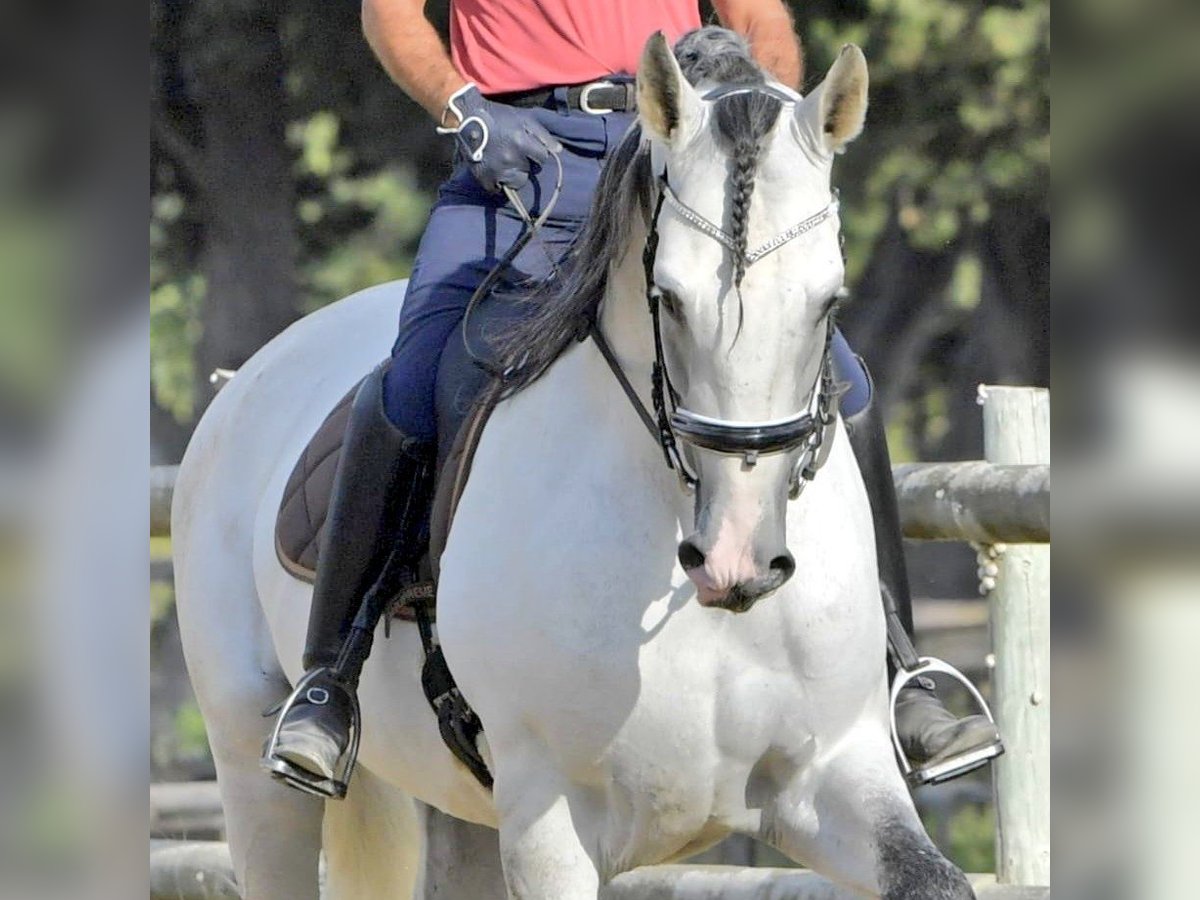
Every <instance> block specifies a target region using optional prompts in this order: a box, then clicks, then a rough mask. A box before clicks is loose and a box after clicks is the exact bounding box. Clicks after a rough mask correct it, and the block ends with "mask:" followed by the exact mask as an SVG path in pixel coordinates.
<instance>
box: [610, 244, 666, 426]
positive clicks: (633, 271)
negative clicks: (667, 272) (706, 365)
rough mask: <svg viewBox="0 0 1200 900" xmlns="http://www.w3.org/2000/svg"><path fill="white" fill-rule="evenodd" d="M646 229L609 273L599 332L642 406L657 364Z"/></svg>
mask: <svg viewBox="0 0 1200 900" xmlns="http://www.w3.org/2000/svg"><path fill="white" fill-rule="evenodd" d="M644 243H645V228H644V227H643V226H642V225H641V224H640V223H639V224H638V225H637V226H636V233H635V234H634V235H632V240H631V242H630V244H629V245H628V247H627V248H626V250H625V252H624V253H623V254H621V255H620V256H619V257H618V259H619V261H618V262H617V263H616V264H614V266H613V268H612V271H611V272H610V273H609V278H608V285H607V286H606V288H605V290H604V301H603V304H602V306H601V309H600V319H599V321H600V330H601V331H602V332H603V333H604V337H605V338H606V339H607V340H608V344H609V346H610V347H612V349H613V352H614V353H615V354H616V357H617V359H618V360H619V361H620V363H621V368H622V369H623V370H624V372H625V375H626V377H628V378H629V381H630V383H631V384H632V385H633V386H634V388H635V389H636V390H637V392H638V394H639V396H641V398H642V402H643V403H649V402H650V370H651V367H652V365H653V363H654V330H653V326H652V324H651V319H650V313H649V310H648V308H647V306H646V276H645V272H644V270H643V268H642V247H643V245H644Z"/></svg>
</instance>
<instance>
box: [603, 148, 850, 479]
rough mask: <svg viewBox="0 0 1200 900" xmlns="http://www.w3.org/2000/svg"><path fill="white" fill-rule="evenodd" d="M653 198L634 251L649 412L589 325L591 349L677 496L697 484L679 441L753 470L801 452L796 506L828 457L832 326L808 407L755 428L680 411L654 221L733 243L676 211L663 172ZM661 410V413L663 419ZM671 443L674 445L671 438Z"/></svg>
mask: <svg viewBox="0 0 1200 900" xmlns="http://www.w3.org/2000/svg"><path fill="white" fill-rule="evenodd" d="M659 185H660V189H659V194H658V200H657V202H656V203H655V207H654V214H653V216H652V217H651V219H650V228H649V232H648V234H647V235H646V245H645V247H644V248H643V250H642V268H643V271H644V274H645V281H646V303H647V306H648V307H649V311H650V319H651V323H652V326H653V332H654V365H653V367H652V369H651V374H650V401H651V405H652V407H653V412H652V411H651V410H649V409H647V408H646V405H645V404H644V403H643V402H642V399H641V397H640V396H639V395H638V392H637V390H636V389H635V388H634V386H633V384H632V383H631V382H630V380H629V376H628V375H626V374H625V370H624V369H622V368H621V364H620V361H619V360H618V359H617V357H616V354H615V353H614V352H613V349H612V346H611V345H610V344H609V343H608V339H607V338H606V337H605V336H604V333H603V332H602V331H601V329H600V326H599V322H598V321H597V319H596V318H592V320H591V321H590V322H589V327H588V336H589V337H591V339H592V341H593V342H594V343H595V344H596V347H597V348H598V349H599V351H600V355H601V356H603V357H604V361H605V362H606V363H607V364H608V367H609V369H611V370H612V373H613V376H614V377H615V378H616V379H617V383H618V384H619V385H620V386H621V389H622V390H623V391H624V392H625V396H626V397H627V398H628V399H629V402H630V404H631V405H632V406H633V408H634V411H635V412H636V413H637V414H638V418H639V419H641V421H642V424H643V425H645V426H646V430H647V431H649V432H650V436H651V437H652V438H653V439H654V440H655V441H657V443H658V445H659V447H660V448H661V449H662V453H663V458H664V460H665V461H666V464H667V468H669V469H671V470H672V471H673V472H675V473H676V475H678V476H679V480H680V483H681V485H682V487H683V488H684V490H685V491H688V492H691V491H694V490H695V488H696V486H697V485H698V484H699V479H698V478H697V477H696V476H695V475H693V474H692V473H691V472H690V471H689V470H688V467H687V465H686V462H685V460H684V455H683V452H682V451H681V449H680V447H679V441H682V442H684V443H687V444H690V445H691V446H693V447H695V448H697V449H700V450H708V451H710V452H713V453H720V454H724V455H727V456H741V457H742V460H743V462H744V464H745V465H746V467H747V468H753V467H754V465H755V464H757V462H758V458H759V456H769V455H773V454H778V453H787V452H789V451H792V450H795V449H796V448H798V447H799V448H802V452H801V454H800V457H799V459H797V461H796V465H795V467H794V468H793V470H792V476H791V479H790V482H789V489H788V496H789V497H790V498H791V499H793V500H794V499H796V498H797V497H799V496H800V493H801V492H802V491H803V489H804V486H805V485H806V484H807V483H808V482H810V481H812V480H813V478H814V477H816V474H817V471H818V470H819V469H820V468H821V466H822V465H824V463H825V460H826V459H827V458H828V456H829V449H830V446H831V438H832V433H831V430H832V428H833V424H834V422H835V421H836V419H837V402H838V393H837V389H836V386H835V384H834V380H833V360H832V355H831V354H830V344H831V342H832V340H833V322H832V320H828V321H827V322H826V328H825V347H824V349H823V351H822V354H821V368H820V372H819V374H818V375H817V380H816V382H815V383H814V384H813V388H812V391H811V392H810V400H809V404H808V407H807V408H806V409H805V410H803V411H801V412H798V413H795V414H794V415H791V416H787V417H785V418H782V419H773V420H767V421H759V422H740V421H733V420H729V419H719V418H714V417H712V416H705V415H701V414H700V413H697V412H693V411H692V410H690V409H687V408H685V407H683V406H681V405H680V402H679V400H680V398H679V393H678V391H676V390H675V386H674V385H673V384H672V382H671V374H670V370H669V369H668V367H667V361H666V354H665V351H664V349H663V339H662V318H661V315H660V306H661V298H662V292H661V291H660V290H659V289H658V286H657V285H655V283H654V261H655V258H656V256H657V254H658V219H659V216H660V215H661V213H662V208H663V202H664V200H665V201H669V202H670V204H671V207H672V208H673V209H674V210H675V211H676V212H677V213H679V215H680V217H681V218H682V219H683V220H684V221H685V222H687V223H689V224H690V225H692V226H693V227H694V228H696V229H697V230H698V231H700V232H701V233H702V234H705V235H708V236H709V237H711V238H713V239H714V240H716V241H717V242H718V243H720V244H722V245H723V246H725V247H727V248H729V249H730V250H734V251H735V252H736V244H735V242H734V239H733V238H732V237H731V236H730V235H729V234H727V233H726V232H725V231H724V230H723V229H721V228H720V227H719V226H717V225H715V224H713V223H712V222H710V221H709V220H708V219H706V218H704V217H703V216H701V215H700V214H699V213H698V212H696V211H695V210H693V209H691V207H689V206H687V205H686V204H684V203H683V201H681V200H680V199H679V198H678V197H677V196H676V194H675V192H674V191H673V190H671V187H670V185H669V183H668V181H667V175H666V172H665V171H664V172H663V174H662V175H661V176H660V177H659ZM837 207H838V202H837V198H836V196H835V197H834V199H832V200H831V201H830V203H829V204H828V205H827V206H826V207H825V208H824V209H822V210H820V211H818V212H817V213H815V214H814V215H811V216H809V217H808V218H807V219H804V220H803V221H801V222H799V223H797V224H796V225H793V226H792V227H791V228H789V229H788V230H787V231H784V232H782V233H781V234H779V235H777V236H776V237H775V238H772V239H771V240H770V241H768V242H767V243H766V244H764V245H763V246H762V247H759V248H757V249H755V250H753V251H751V252H748V253H747V254H746V257H745V259H746V264H747V265H750V264H752V263H754V262H756V261H757V260H759V259H762V258H763V257H764V256H766V255H767V254H768V253H770V252H771V251H773V250H776V249H778V248H779V247H782V246H783V245H784V244H786V243H787V242H788V241H791V240H793V239H794V238H797V237H799V236H800V235H802V234H805V233H807V232H808V231H811V230H812V229H813V228H815V227H816V226H817V225H819V224H821V223H822V222H824V221H826V220H827V219H828V218H829V217H830V216H832V215H833V214H834V213H835V212H836V211H837ZM668 406H669V411H668ZM677 437H678V441H677V440H676V438H677Z"/></svg>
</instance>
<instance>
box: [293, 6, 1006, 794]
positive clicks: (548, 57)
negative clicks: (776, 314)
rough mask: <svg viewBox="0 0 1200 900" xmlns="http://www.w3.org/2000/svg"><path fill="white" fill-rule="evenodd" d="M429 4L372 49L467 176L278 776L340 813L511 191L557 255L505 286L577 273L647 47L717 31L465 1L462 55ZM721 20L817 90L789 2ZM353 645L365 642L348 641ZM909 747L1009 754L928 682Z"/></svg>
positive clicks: (587, 10) (455, 27) (658, 14)
mask: <svg viewBox="0 0 1200 900" xmlns="http://www.w3.org/2000/svg"><path fill="white" fill-rule="evenodd" d="M424 5H425V4H424V0H364V3H363V26H364V31H365V33H366V36H367V39H368V41H369V42H370V44H371V47H372V48H373V49H374V51H375V53H376V54H377V56H378V57H379V59H380V61H381V62H382V63H383V65H384V67H385V68H386V69H387V71H388V73H389V74H390V75H391V76H392V78H393V79H394V80H395V81H396V82H397V83H398V84H399V85H400V86H401V87H402V88H403V89H404V90H405V91H406V92H407V93H408V94H409V96H411V97H412V98H413V99H414V100H416V101H417V102H418V103H420V104H421V105H422V106H423V107H424V108H425V109H426V110H427V111H428V112H429V114H430V115H431V116H432V117H433V119H434V121H435V122H436V123H437V126H438V130H439V131H440V132H442V133H444V134H447V135H452V136H453V137H454V139H455V141H456V144H457V154H458V158H457V166H456V168H455V170H454V172H453V174H452V175H451V177H450V178H449V180H448V181H446V182H445V183H444V184H443V185H442V187H441V189H440V191H439V194H438V199H437V202H436V203H435V205H434V207H433V210H432V212H431V215H430V219H429V223H428V225H427V227H426V230H425V233H424V236H423V238H422V240H421V245H420V248H419V250H418V253H417V257H416V263H415V265H414V268H413V272H412V276H411V278H410V280H409V285H408V293H407V294H406V296H405V300H404V306H403V309H402V311H401V313H400V329H399V337H398V338H397V339H396V343H395V346H394V348H393V351H392V358H391V360H390V363H389V364H388V365H385V366H382V367H380V368H379V369H377V370H376V371H375V372H374V373H372V375H371V376H369V377H368V379H367V380H366V381H365V382H364V384H363V386H362V387H361V388H360V390H359V392H358V394H357V396H356V398H355V401H354V405H353V409H352V412H351V416H350V421H349V424H348V426H347V430H346V438H345V445H344V449H343V452H342V457H341V461H340V463H339V465H338V471H337V474H336V476H335V480H334V488H333V495H332V497H331V506H330V512H329V517H328V519H327V527H326V531H325V536H324V538H323V542H322V544H321V547H320V564H319V566H318V569H317V576H316V583H315V585H314V591H313V601H312V611H311V614H310V620H309V631H308V639H307V643H306V645H305V653H304V665H305V668H306V669H307V670H308V671H309V673H310V674H312V673H314V670H318V669H320V670H323V671H318V672H316V673H315V674H314V675H313V677H312V678H311V679H310V680H309V682H308V685H309V686H308V689H307V690H306V691H305V692H303V693H302V694H300V696H298V697H297V698H296V700H295V701H294V702H293V703H292V704H290V705H288V706H287V707H286V708H285V709H284V710H283V712H282V713H281V717H282V721H281V723H280V726H279V730H278V731H279V733H278V741H277V744H276V753H275V757H274V761H275V762H276V763H278V761H279V760H283V761H285V764H286V765H287V767H288V771H289V778H290V780H291V781H292V782H293V783H295V782H296V781H299V782H300V783H301V784H303V785H305V786H307V787H308V788H309V789H311V790H314V791H316V792H318V793H323V794H325V795H327V796H340V794H341V793H343V792H344V789H345V787H344V784H338V783H337V781H338V779H337V775H338V773H339V772H342V771H344V769H345V766H344V765H343V764H344V763H348V762H352V759H349V757H348V756H347V754H348V753H349V750H348V744H349V730H350V720H351V709H352V704H353V694H354V691H355V690H356V688H357V681H358V675H359V672H360V671H361V668H362V664H363V661H364V660H365V657H366V654H367V652H368V650H369V646H370V635H371V634H372V633H373V631H374V627H375V625H376V622H377V618H376V617H377V616H378V614H379V610H378V609H377V608H376V604H373V603H363V596H364V593H365V592H366V591H367V589H368V588H369V587H370V585H371V584H372V581H373V579H374V577H375V575H376V574H377V572H378V569H379V565H380V558H381V550H382V549H383V548H384V546H385V544H386V545H387V546H388V547H389V548H397V547H398V548H399V552H401V553H403V554H405V558H404V560H403V562H404V563H406V564H407V565H408V566H409V567H410V568H411V569H413V570H414V573H415V568H416V564H417V562H418V561H419V559H420V557H421V556H422V554H423V552H424V544H425V533H424V532H425V522H426V514H427V506H428V498H429V495H430V494H431V492H432V484H433V479H434V472H435V464H436V453H435V447H436V446H437V439H438V432H439V424H441V426H442V433H443V437H444V435H445V434H446V423H439V422H438V421H437V419H436V416H435V412H434V402H433V397H434V384H435V379H436V377H437V371H438V364H439V360H440V358H441V355H442V349H443V347H445V345H446V342H447V339H448V338H449V337H450V335H451V333H452V331H453V329H454V328H455V327H456V326H458V325H459V324H460V323H461V320H462V317H463V314H464V309H465V306H466V304H467V301H468V299H469V298H470V296H471V294H472V292H473V291H474V290H475V288H476V287H477V286H478V285H479V284H480V282H481V281H482V280H483V279H484V278H485V277H486V276H487V275H488V273H489V272H490V271H491V270H492V269H493V268H495V267H496V266H497V263H498V262H499V260H500V258H501V257H503V256H504V255H505V253H506V251H507V250H508V249H509V248H510V247H511V246H512V245H513V244H514V242H515V241H516V240H517V238H518V237H519V236H520V235H521V233H522V231H523V230H524V228H525V225H526V223H525V220H524V219H523V218H522V217H521V216H520V215H519V214H518V212H517V211H515V210H514V208H513V204H511V203H509V202H508V199H507V197H506V194H505V193H501V191H502V189H504V188H508V189H510V190H511V191H515V192H516V193H517V194H518V195H519V197H520V199H521V201H522V203H523V205H524V206H525V207H526V211H527V212H528V214H529V215H532V216H535V217H536V216H539V215H541V214H542V213H543V212H544V211H545V209H546V207H548V206H551V205H552V209H551V211H550V214H549V215H548V217H547V218H546V221H545V222H544V223H543V224H542V225H541V227H540V229H539V240H538V241H537V242H533V243H531V244H529V245H527V246H525V248H524V249H523V250H521V252H519V253H518V254H517V255H516V256H515V258H514V259H513V260H511V263H510V265H508V266H507V267H505V268H504V271H503V272H501V273H500V275H501V277H500V282H499V287H501V288H510V289H511V288H516V287H517V286H519V285H520V284H521V283H523V282H527V280H528V279H530V278H540V277H545V276H546V275H548V274H549V273H550V269H551V267H552V265H553V263H552V262H551V259H550V257H551V256H559V257H561V256H562V255H563V254H564V253H565V250H566V248H567V247H568V246H569V244H570V242H571V240H572V239H573V238H574V236H575V235H576V234H577V233H578V232H579V230H580V229H581V228H582V225H583V223H584V221H585V220H586V217H587V215H588V209H589V206H590V202H591V196H592V191H593V190H594V187H595V184H596V181H597V179H598V176H599V173H600V170H601V167H602V166H603V164H604V161H605V159H606V158H607V156H608V154H609V153H610V152H612V151H613V150H614V149H615V148H616V146H617V144H618V143H619V141H620V139H621V137H622V135H623V134H624V133H625V131H626V129H627V127H628V126H629V125H630V124H631V122H632V120H633V114H634V90H633V78H632V76H631V74H630V73H633V72H635V71H636V67H637V63H638V59H639V57H640V54H641V51H642V48H643V45H644V44H645V41H646V39H647V38H648V37H649V35H650V34H652V33H653V32H654V31H657V30H662V31H663V32H664V33H665V34H666V35H667V37H668V38H669V39H671V40H674V39H675V38H678V37H679V36H680V35H683V34H684V33H685V32H688V31H689V30H691V29H694V28H697V27H699V25H700V16H699V10H698V7H697V3H696V0H658V2H646V0H505V2H499V0H451V4H450V52H449V53H447V52H446V50H445V48H444V47H443V45H442V43H441V40H440V38H439V37H438V35H437V33H436V31H435V30H434V28H433V26H432V25H431V24H430V23H429V22H428V21H427V20H426V18H425V15H424ZM714 6H715V7H716V10H717V13H718V15H719V16H720V18H721V21H722V22H723V23H724V24H725V25H726V26H727V27H729V28H731V29H733V30H735V31H737V32H739V33H740V34H742V35H744V36H745V37H746V38H747V39H748V40H749V43H750V46H751V48H752V50H753V54H754V57H755V59H756V60H757V61H758V62H759V63H760V64H761V65H762V66H763V67H764V68H765V69H766V70H767V71H768V72H770V73H771V75H772V76H773V77H775V78H776V79H778V81H779V82H780V83H782V84H785V85H788V86H790V87H797V86H799V85H800V83H801V75H802V58H801V48H800V44H799V41H798V39H797V37H796V35H795V33H794V30H793V27H792V22H791V18H790V16H789V14H788V12H787V9H786V7H785V6H784V4H783V2H782V0H715V2H714ZM552 154H555V155H557V161H555V160H553V159H551V155H552ZM559 162H561V167H562V172H561V175H560V174H559V171H558V163H559ZM560 183H561V193H560V194H559V196H557V198H556V199H555V200H553V201H552V200H551V197H552V195H554V194H556V193H557V192H556V186H558V185H559V184H560ZM833 347H834V360H835V366H836V368H837V373H838V377H839V379H840V380H842V381H844V382H848V383H849V384H850V385H851V387H850V389H849V391H848V392H847V393H846V394H845V395H844V396H843V397H842V399H841V410H842V416H843V419H844V421H845V424H846V426H847V430H848V432H849V434H850V442H851V445H852V446H853V449H854V453H855V456H856V458H857V459H858V462H859V466H860V468H861V469H862V474H863V478H864V481H865V482H866V486H867V492H868V495H869V498H870V502H871V507H872V510H873V512H874V517H875V526H876V545H877V555H878V560H879V569H880V581H881V591H882V595H883V598H884V606H885V609H886V610H887V612H888V615H889V618H890V619H893V620H894V619H897V618H898V620H899V621H900V622H901V623H902V625H903V627H904V630H905V631H906V632H907V633H908V634H909V635H910V636H911V634H912V630H913V623H912V599H911V596H910V594H909V588H908V579H907V574H906V572H905V565H904V553H903V547H902V543H901V531H900V524H899V518H898V514H897V506H896V497H895V493H894V489H893V484H892V477H891V465H890V462H889V459H888V450H887V444H886V441H885V437H884V431H883V424H882V418H881V416H880V413H879V410H878V408H877V406H876V404H875V403H874V402H873V399H872V390H871V386H870V380H869V377H868V376H867V374H866V372H865V369H864V368H863V366H862V364H861V362H860V361H859V360H858V359H857V357H855V356H854V355H853V353H852V352H851V351H850V348H849V346H848V345H847V344H846V341H845V339H844V338H843V337H842V336H841V334H840V333H839V334H838V335H837V337H836V339H835V341H834V345H833ZM389 500H390V502H389ZM397 507H398V508H399V511H397ZM385 539H386V540H385ZM393 552H394V551H393ZM414 577H415V576H414ZM360 608H361V609H360ZM356 616H358V621H357V622H355V618H356ZM352 626H353V627H352ZM352 631H354V632H355V634H356V637H355V640H347V638H348V636H349V635H351V633H352ZM364 635H365V637H364ZM896 733H897V736H898V738H899V740H900V742H901V744H902V746H903V748H904V750H905V752H906V754H907V755H908V757H909V759H910V760H911V761H914V762H918V763H921V762H930V761H937V762H941V761H944V760H954V759H957V758H959V757H961V756H963V755H964V754H969V753H972V752H975V751H978V750H979V749H980V748H982V747H988V746H991V745H994V744H996V743H997V742H998V734H997V733H996V731H995V728H994V726H993V725H992V724H991V723H990V722H989V721H988V719H986V718H985V717H983V716H970V717H967V718H964V719H958V718H956V717H955V716H953V715H952V714H951V713H950V712H948V711H947V710H946V709H945V707H944V706H943V705H942V704H941V702H940V701H939V699H938V697H937V695H936V694H935V692H934V686H933V683H932V682H931V681H929V680H928V679H918V680H916V681H912V682H910V683H909V684H908V685H907V686H906V687H905V688H904V689H903V690H902V692H901V695H900V698H899V701H898V702H897V705H896Z"/></svg>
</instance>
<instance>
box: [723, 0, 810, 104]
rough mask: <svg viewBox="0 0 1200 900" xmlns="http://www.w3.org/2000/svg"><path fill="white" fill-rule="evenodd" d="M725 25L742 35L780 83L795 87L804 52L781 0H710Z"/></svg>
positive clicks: (800, 75)
mask: <svg viewBox="0 0 1200 900" xmlns="http://www.w3.org/2000/svg"><path fill="white" fill-rule="evenodd" d="M713 7H714V8H715V9H716V11H717V15H718V16H720V18H721V24H722V25H724V26H725V27H726V28H730V29H732V30H733V31H736V32H738V33H739V34H741V35H744V36H745V37H746V39H747V40H748V41H749V42H750V50H751V51H752V52H753V54H754V59H755V60H756V61H757V62H758V64H759V65H760V66H762V67H763V68H764V69H766V70H767V71H768V72H770V73H771V74H772V75H773V76H774V77H775V78H776V79H778V80H779V82H780V83H781V84H785V85H787V86H788V87H790V88H797V89H798V88H799V87H800V82H801V80H802V79H803V78H804V51H803V50H802V49H801V47H800V38H799V37H798V36H797V35H796V30H795V27H794V26H793V24H792V17H791V14H790V13H789V12H788V9H787V7H786V6H785V5H784V3H783V0H713Z"/></svg>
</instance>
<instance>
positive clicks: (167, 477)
mask: <svg viewBox="0 0 1200 900" xmlns="http://www.w3.org/2000/svg"><path fill="white" fill-rule="evenodd" d="M178 471H179V467H178V466H154V467H152V468H151V469H150V534H151V535H155V536H160V535H169V534H170V533H171V499H172V496H173V494H174V490H175V476H176V474H178ZM893 476H894V477H895V480H896V495H897V497H898V498H899V500H900V519H901V522H902V524H903V525H904V534H905V536H906V537H910V538H915V539H918V540H926V541H975V542H978V543H987V544H994V543H1030V544H1033V543H1037V544H1044V543H1047V542H1049V540H1050V467H1049V466H1048V465H996V464H994V463H990V462H982V461H969V462H946V463H908V464H905V465H900V466H896V467H895V469H894V470H893Z"/></svg>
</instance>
